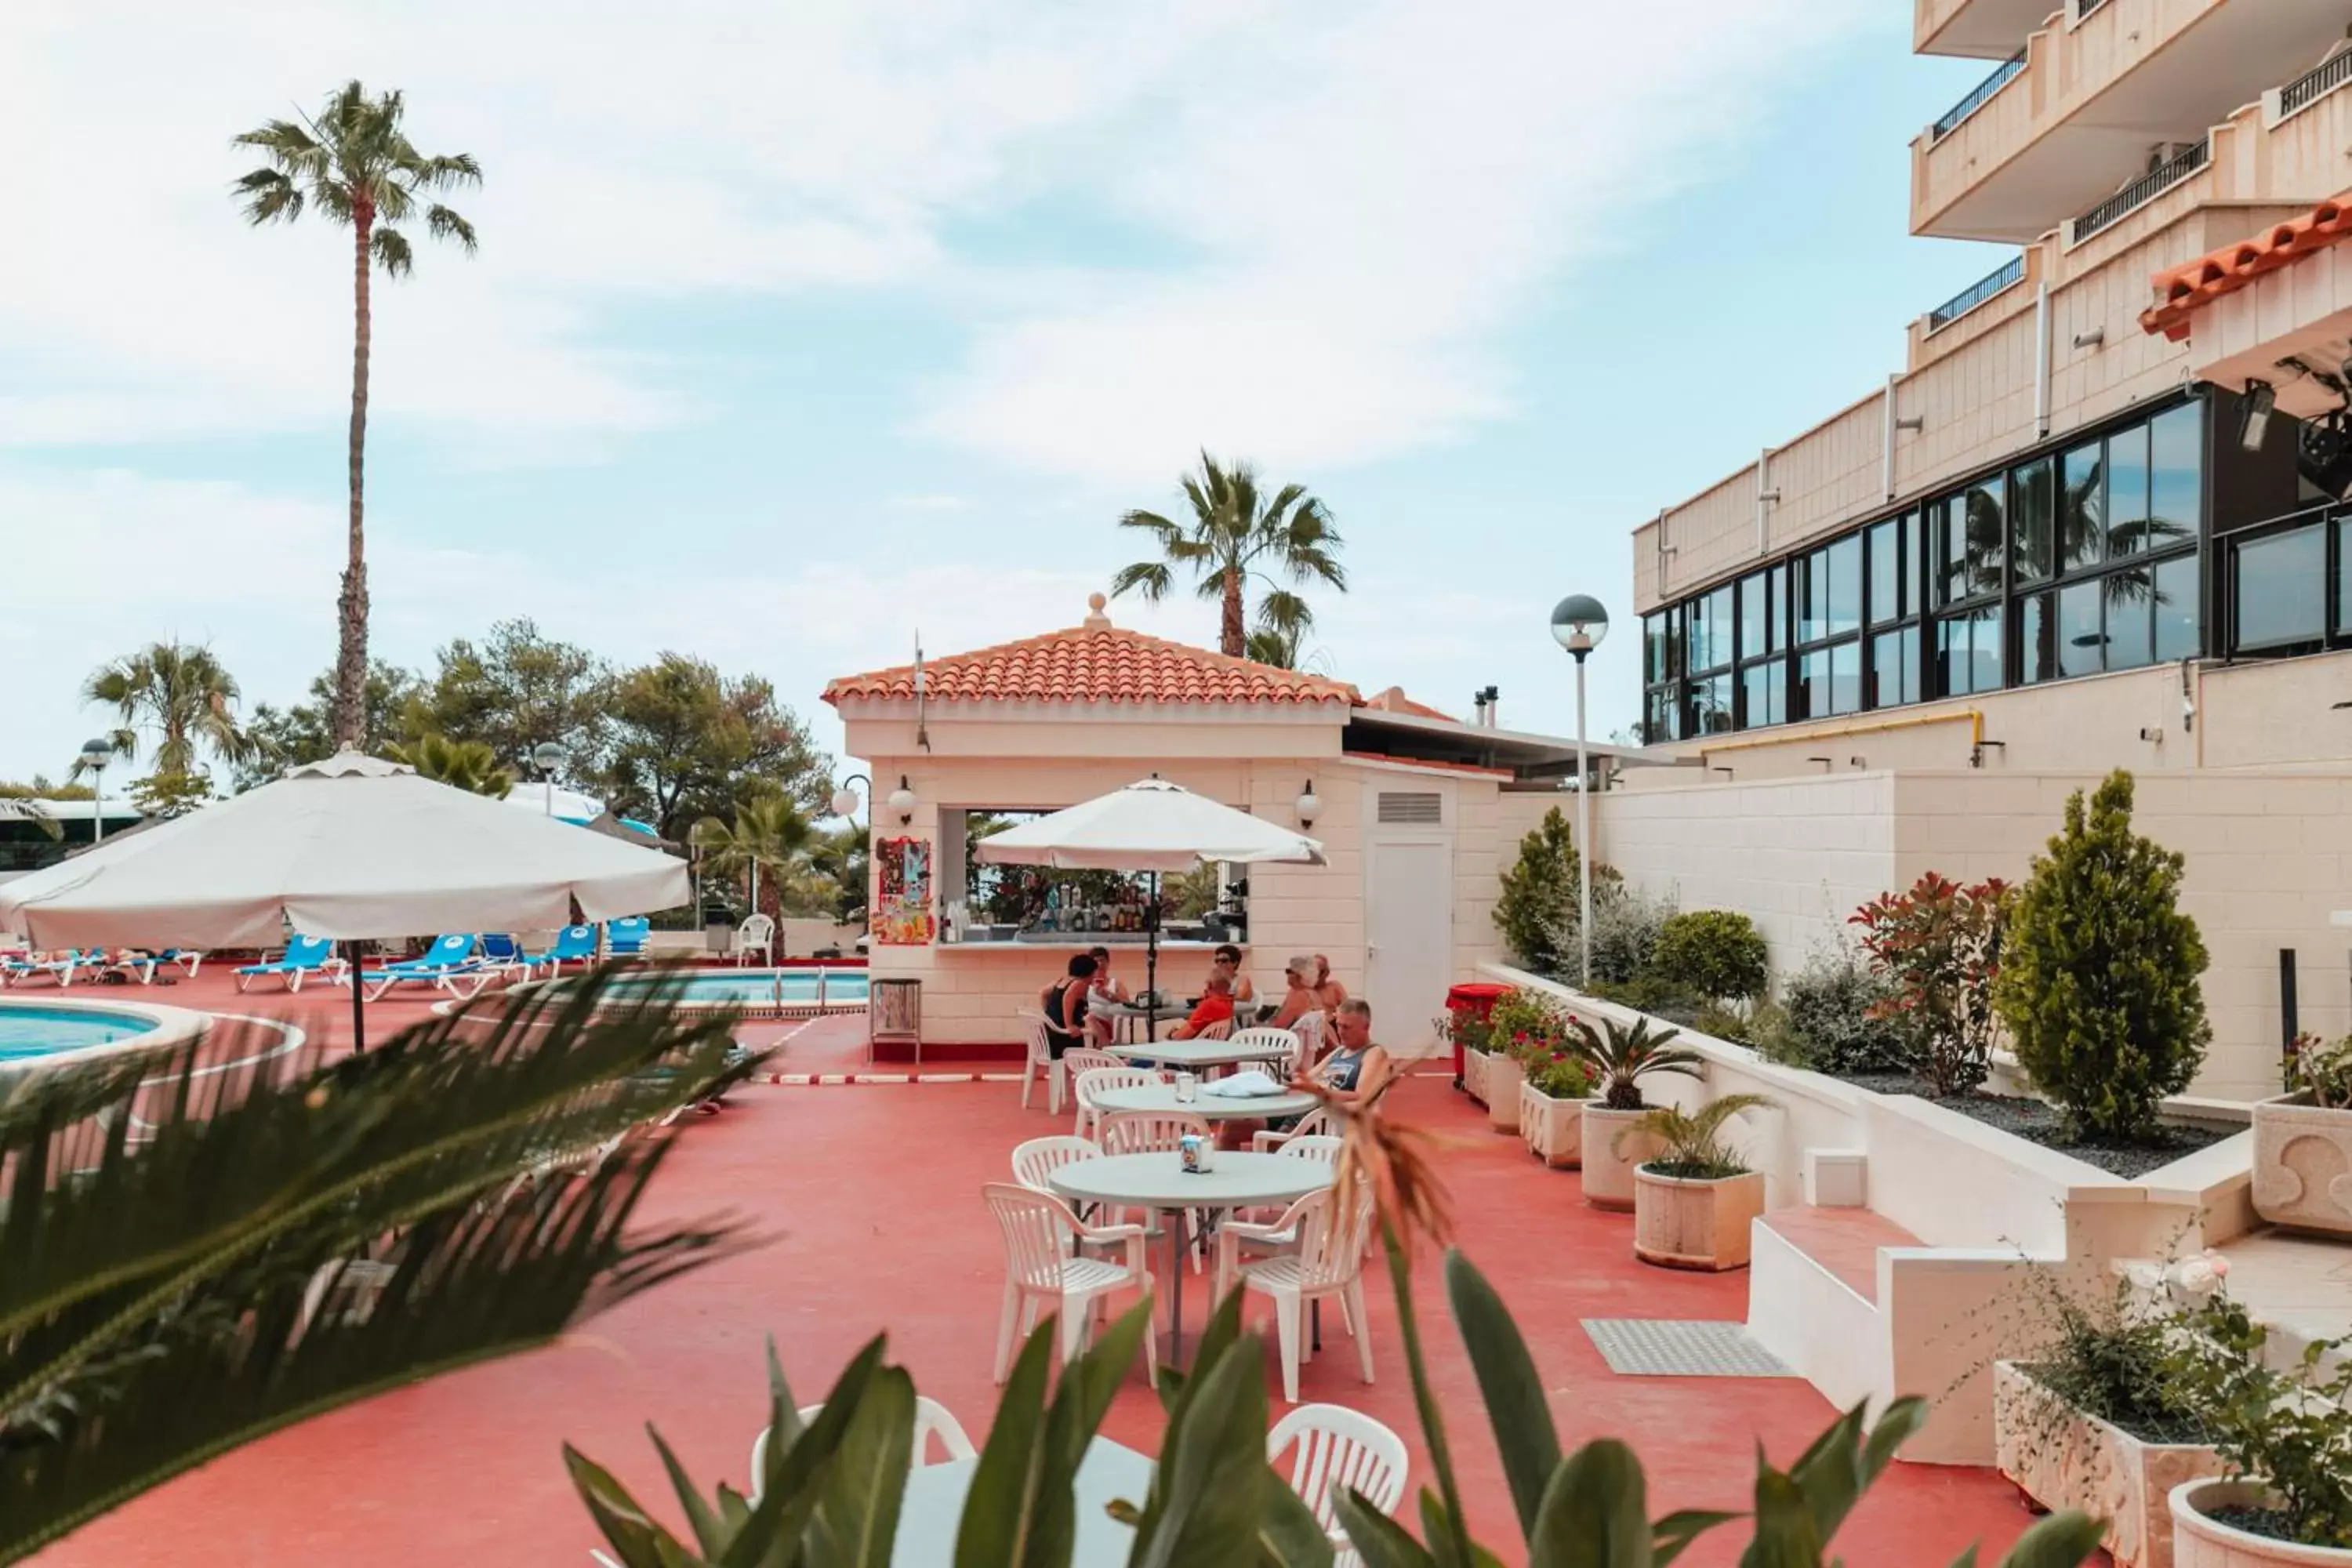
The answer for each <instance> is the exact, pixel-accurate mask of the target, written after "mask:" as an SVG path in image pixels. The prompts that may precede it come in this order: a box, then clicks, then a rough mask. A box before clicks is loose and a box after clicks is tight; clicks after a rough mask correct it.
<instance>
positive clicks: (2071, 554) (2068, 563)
mask: <svg viewBox="0 0 2352 1568" xmlns="http://www.w3.org/2000/svg"><path fill="white" fill-rule="evenodd" d="M2106 515H2107V493H2106V465H2105V462H2104V461H2103V460H2102V458H2100V455H2099V444H2098V443H2097V442H2096V441H2094V442H2092V443H2091V444H2090V445H2089V446H2087V447H2075V448H2074V450H2073V451H2071V452H2069V453H2067V454H2066V456H2065V457H2064V458H2063V459H2062V460H2061V461H2060V464H2059V468H2058V569H2059V570H2060V571H2062V572H2071V571H2073V570H2074V569H2075V568H2076V567H2078V566H2088V565H2090V564H2092V563H2095V562H2097V561H2099V560H2102V559H2104V558H2105V551H2104V550H2103V549H2102V548H2101V541H2102V540H2104V539H2105V531H2106Z"/></svg>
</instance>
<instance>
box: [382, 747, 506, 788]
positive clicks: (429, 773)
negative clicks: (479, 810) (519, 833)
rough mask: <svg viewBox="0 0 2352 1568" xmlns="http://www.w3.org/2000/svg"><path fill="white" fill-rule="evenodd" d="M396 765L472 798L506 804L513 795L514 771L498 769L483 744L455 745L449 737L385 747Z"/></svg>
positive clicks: (493, 755) (494, 755) (496, 760)
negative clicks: (401, 764)
mask: <svg viewBox="0 0 2352 1568" xmlns="http://www.w3.org/2000/svg"><path fill="white" fill-rule="evenodd" d="M384 751H385V752H387V753H388V754H390V756H391V758H392V760H393V761H394V762H395V763H407V764H408V765H409V766H410V767H412V768H415V770H416V771H417V772H418V773H420V774H422V775H423V776H425V778H428V779H434V780H436V781H438V782H439V783H442V784H450V785H453V786H455V787H456V788H458V789H462V790H465V791H466V792H467V793H468V794H470V795H488V796H489V797H490V798H491V799H492V800H504V799H506V797H507V796H509V795H512V794H513V793H514V786H515V776H514V770H513V769H511V768H502V767H500V766H499V754H498V753H497V752H494V751H492V750H490V747H489V744H488V742H484V741H453V740H451V739H450V738H449V737H448V736H446V735H441V734H429V735H420V736H418V737H417V738H416V739H415V741H414V742H411V743H409V744H408V745H405V746H386V747H385V748H384Z"/></svg>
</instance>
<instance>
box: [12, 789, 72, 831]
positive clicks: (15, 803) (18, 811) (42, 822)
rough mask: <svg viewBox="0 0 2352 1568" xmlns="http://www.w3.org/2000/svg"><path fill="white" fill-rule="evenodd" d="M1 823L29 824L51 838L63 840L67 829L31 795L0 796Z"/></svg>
mask: <svg viewBox="0 0 2352 1568" xmlns="http://www.w3.org/2000/svg"><path fill="white" fill-rule="evenodd" d="M0 822H29V823H31V824H32V825H33V826H35V827H37V828H38V829H39V830H40V831H41V833H42V835H43V836H44V837H49V838H63V837H65V836H66V830H65V828H64V827H63V826H61V825H60V824H59V823H58V819H57V818H56V817H54V816H50V815H49V810H48V808H47V806H45V805H41V804H40V802H39V801H37V800H35V799H34V798H32V797H31V796H29V795H0Z"/></svg>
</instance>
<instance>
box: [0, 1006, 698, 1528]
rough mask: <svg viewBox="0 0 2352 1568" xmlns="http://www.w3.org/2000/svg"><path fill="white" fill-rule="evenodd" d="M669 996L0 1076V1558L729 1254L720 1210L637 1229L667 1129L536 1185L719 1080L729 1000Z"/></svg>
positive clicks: (493, 1013)
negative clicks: (722, 1012)
mask: <svg viewBox="0 0 2352 1568" xmlns="http://www.w3.org/2000/svg"><path fill="white" fill-rule="evenodd" d="M669 1002H670V998H669V997H668V995H667V994H665V993H664V992H663V991H662V990H661V988H658V987H656V988H654V989H653V990H651V991H649V992H648V993H647V994H644V995H641V996H637V997H634V998H626V999H625V998H624V997H623V995H622V994H620V993H617V992H610V991H607V990H606V988H605V987H604V985H603V984H602V983H601V982H600V981H596V980H590V981H588V982H583V983H581V984H576V985H568V986H564V987H557V988H551V989H549V990H547V991H544V992H541V994H539V995H538V996H537V997H535V998H532V999H528V1000H520V999H505V998H501V999H499V1003H498V1004H497V1005H494V1006H490V1007H486V1008H482V1009H478V1010H467V1011H465V1012H462V1013H460V1014H458V1015H457V1016H452V1017H449V1018H443V1019H436V1020H434V1021H432V1022H431V1023H428V1024H425V1025H421V1026H416V1027H415V1028H411V1029H409V1030H406V1031H404V1033H403V1034H402V1035H400V1036H399V1037H396V1038H395V1039H394V1041H393V1042H392V1043H391V1045H390V1047H388V1048H386V1049H384V1050H383V1051H380V1052H377V1053H374V1054H372V1055H370V1056H366V1057H359V1058H347V1059H345V1060H343V1061H340V1062H335V1063H325V1064H322V1063H320V1061H318V1060H317V1059H316V1058H315V1057H310V1056H284V1057H270V1056H268V1054H266V1053H264V1054H262V1055H261V1056H260V1057H259V1058H258V1059H255V1060H250V1061H247V1062H244V1063H242V1064H238V1065H236V1066H234V1067H231V1068H227V1069H226V1070H224V1068H221V1067H218V1066H215V1067H211V1068H206V1067H204V1066H201V1065H200V1063H201V1062H202V1061H203V1059H204V1058H205V1055H206V1044H205V1042H198V1043H196V1044H194V1045H190V1046H188V1047H182V1048H178V1049H174V1050H171V1051H167V1052H163V1053H160V1054H150V1055H148V1056H147V1057H145V1058H143V1059H141V1060H136V1061H132V1062H130V1063H127V1064H114V1065H109V1066H106V1067H103V1068H100V1069H98V1070H95V1071H81V1072H75V1071H66V1072H58V1071H52V1072H45V1073H40V1074H37V1075H30V1076H26V1077H21V1078H18V1079H13V1080H6V1081H0V1173H5V1181H6V1211H5V1220H0V1390H5V1392H0V1563H10V1562H15V1561H17V1560H19V1559H20V1558H22V1557H24V1556H25V1555H26V1554H28V1553H29V1552H33V1551H35V1550H37V1549H38V1548H39V1547H41V1546H42V1545H44V1544H46V1543H47V1542H51V1541H54V1540H56V1539H58V1537H59V1536H61V1535H63V1534H65V1533H66V1532H68V1531H70V1530H72V1529H73V1528H75V1527H76V1526H78V1525H79V1524H80V1523H83V1522H85V1521H88V1520H89V1519H90V1518H92V1517H94V1516H95V1515H97V1514H98V1513H100V1512H103V1511H105V1510H108V1509H110V1508H112V1507H115V1506H117V1505H119V1504H120V1503H121V1502H122V1501H124V1500H128V1499H129V1498H131V1497H132V1496H134V1495H136V1494H137V1493H139V1492H141V1491H142V1490H145V1489H148V1488H151V1487H152V1486H154V1485H156V1484H158V1483H159V1482H161V1481H163V1480H164V1479H169V1478H170V1477H172V1476H173V1475H176V1474H178V1473H180V1472H181V1471H183V1470H185V1469H188V1468H192V1467H194V1466H195V1465H199V1464H202V1463H204V1462H205V1460H207V1459H209V1458H213V1457H215V1455H217V1454H219V1453H222V1452H224V1451H226V1449H228V1448H230V1447H235V1446H236V1445H238V1444H240V1443H244V1442H248V1441H251V1440H253V1439H255V1438H257V1437H258V1436H263V1435H264V1434H266V1433H268V1432H271V1431H274V1430H277V1429H278V1428H279V1427H282V1426H288V1425H290V1424H292V1423H294V1422H297V1421H299V1420H301V1419H304V1418H305V1417H307V1416H310V1415H316V1414H319V1413H320V1412H322V1411H325V1410H328V1409H331V1408H334V1407H336V1406H338V1405H344V1404H348V1403H350V1402H352V1401H353V1400H356V1399H360V1398H363V1397H365V1396H367V1395H369V1394H373V1393H376V1392H379V1391H381V1390H383V1389H385V1388H389V1387H393V1386H396V1385H398V1384H403V1383H406V1382H411V1381H414V1380H415V1379H418V1378H421V1377H425V1376H429V1375H431V1374H433V1373H437V1372H440V1371H445V1370H447V1369H449V1368H452V1367H457V1366H462V1365H465V1364H467V1363H472V1362H476V1361H480V1360H484V1359H487V1358H489V1357H493V1356H497V1355H500V1354H504V1353H507V1352H511V1351H514V1350H519V1349H522V1348H525V1347H527V1346H530V1345H532V1344H538V1343H543V1342H547V1341H548V1340H550V1339H551V1338H553V1337H554V1336H555V1335H557V1334H559V1333H560V1332H562V1331H563V1329H564V1328H565V1327H566V1326H567V1325H569V1324H571V1323H572V1322H575V1321H578V1320H579V1319H580V1318H582V1317H583V1316H584V1315H586V1314H588V1313H591V1312H593V1311H596V1310H601V1309H602V1308H603V1307H604V1306H606V1305H609V1304H610V1303H611V1302H612V1301H614V1300H619V1299H621V1298H624V1297H625V1296H627V1295H630V1294H633V1293H635V1292H636V1291H638V1290H641V1289H646V1288H648V1287H650V1286H652V1285H654V1284H656V1283H659V1282H660V1281H661V1280H663V1279H667V1278H669V1277H670V1276H671V1275H673V1274H675V1273H677V1272H678V1271H679V1270H681V1269H683V1268H690V1267H692V1266H693V1265H694V1264H696V1263H697V1262H698V1261H700V1260H702V1259H704V1258H709V1257H710V1256H713V1255H714V1253H715V1252H716V1251H717V1250H718V1249H719V1248H721V1247H725V1246H727V1245H730V1243H731V1242H732V1241H733V1240H734V1235H733V1233H732V1232H731V1231H730V1229H728V1228H725V1227H718V1228H692V1227H668V1228H664V1229H661V1230H658V1231H656V1232H655V1233H653V1234H651V1235H647V1236H627V1237H625V1235H624V1227H625V1224H626V1222H627V1220H628V1218H629V1216H630V1215H631V1213H632V1211H633V1210H634V1208H635V1204H636V1202H637V1199H638V1197H639V1195H640V1194H642V1193H643V1191H644V1189H645V1185H646V1181H647V1180H648V1179H649V1178H650V1177H651V1176H652V1174H653V1173H654V1172H655V1171H656V1169H657V1167H658V1165H659V1163H660V1161H661V1158H662V1156H663V1154H664V1152H665V1151H666V1149H667V1138H666V1136H665V1135H663V1134H659V1133H653V1132H648V1133H646V1134H645V1135H643V1136H641V1137H638V1138H636V1139H635V1140H634V1141H630V1142H624V1143H622V1144H621V1145H620V1146H619V1147H618V1149H617V1150H616V1151H615V1152H613V1154H612V1156H611V1157H610V1158H607V1159H605V1160H604V1161H603V1162H602V1163H601V1164H598V1165H597V1166H596V1167H595V1168H594V1169H593V1171H590V1172H588V1173H586V1174H584V1175H574V1176H572V1177H570V1178H567V1179H565V1180H562V1181H552V1180H550V1181H518V1180H517V1178H518V1177H524V1176H530V1175H533V1174H534V1173H543V1172H545V1171H547V1170H548V1168H549V1162H550V1161H551V1160H562V1159H564V1158H566V1157H569V1156H572V1155H575V1154H577V1153H578V1152H580V1151H583V1150H587V1149H593V1148H596V1147H598V1146H599V1145H602V1144H604V1143H606V1142H608V1141H610V1140H613V1139H615V1138H619V1137H622V1136H623V1135H625V1134H628V1133H629V1132H630V1131H631V1130H632V1129H635V1128H637V1127H639V1126H640V1125H641V1124H643V1123H645V1122H646V1121H649V1120H650V1119H653V1118H656V1117H658V1116H660V1115H661V1114H663V1113H664V1112H665V1111H667V1110H668V1109H670V1108H672V1107H674V1106H676V1105H679V1104H684V1103H688V1102H690V1101H691V1100H694V1099H696V1098H698V1097H699V1096H700V1094H701V1093H703V1092H704V1091H705V1090H706V1089H707V1088H708V1086H709V1084H710V1083H711V1082H712V1081H713V1080H714V1079H717V1078H718V1077H719V1074H720V1073H721V1071H722V1070H723V1065H722V1064H723V1060H724V1058H725V1054H726V1051H727V1048H728V1045H729V1035H728V1024H729V1022H730V1020H728V1019H726V1018H724V1017H716V1018H697V1019H694V1020H691V1021H684V1022H682V1021H679V1019H678V1018H677V1015H675V1014H674V1013H673V1012H672V1011H671V1008H670V1005H669ZM600 1006H603V1007H605V1008H606V1009H607V1013H606V1015H605V1016H601V1017H600V1016H597V1010H598V1008H599V1007H600ZM657 1064H659V1066H660V1068H662V1069H663V1070H657V1071H656V1070H649V1069H654V1068H656V1065H657ZM134 1127H137V1128H139V1129H141V1130H142V1134H143V1136H142V1140H141V1141H140V1142H133V1141H132V1138H131V1131H132V1130H133V1128H134ZM362 1258H364V1259H369V1260H370V1262H369V1263H367V1264H364V1265H362V1264H352V1265H351V1266H350V1268H351V1269H352V1274H353V1275H363V1276H364V1283H365V1285H366V1287H367V1289H366V1291H364V1292H361V1293H360V1294H361V1297H362V1305H360V1306H358V1307H356V1308H354V1307H352V1306H349V1305H347V1304H346V1303H345V1300H344V1297H345V1295H346V1294H347V1292H344V1291H341V1290H337V1289H326V1290H323V1291H322V1292H321V1293H320V1295H319V1297H318V1301H322V1302H323V1307H324V1310H319V1311H316V1312H313V1311H311V1310H307V1309H306V1305H305V1303H306V1299H312V1298H313V1296H314V1292H313V1289H312V1287H313V1282H314V1279H317V1280H319V1281H320V1283H321V1284H322V1285H323V1283H324V1281H325V1279H326V1277H327V1274H328V1273H330V1272H331V1271H332V1269H333V1268H335V1267H336V1266H338V1265H339V1264H341V1263H342V1261H343V1260H347V1259H362ZM341 1282H342V1283H344V1284H350V1283H352V1282H353V1279H352V1277H350V1276H347V1277H346V1278H345V1279H343V1280H342V1281H341ZM368 1294H373V1298H374V1299H373V1302H372V1304H366V1303H365V1296H366V1295H368ZM314 1304H318V1302H317V1301H314Z"/></svg>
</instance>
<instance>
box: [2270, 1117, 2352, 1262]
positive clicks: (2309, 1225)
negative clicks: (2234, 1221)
mask: <svg viewBox="0 0 2352 1568" xmlns="http://www.w3.org/2000/svg"><path fill="white" fill-rule="evenodd" d="M2253 1195H2254V1212H2255V1213H2256V1214H2259V1215H2262V1216H2263V1218H2264V1219H2266V1220H2268V1221H2270V1222H2271V1223H2272V1224H2273V1225H2284V1226H2294V1227H2295V1228H2297V1229H2299V1230H2324V1231H2332V1232H2334V1233H2335V1234H2336V1235H2338V1236H2352V1110H2321V1109H2320V1108H2319V1107H2318V1106H2315V1105H2312V1104H2309V1103H2307V1102H2306V1101H2305V1100H2304V1098H2303V1097H2302V1096H2300V1095H2296V1096H2291V1097H2289V1098H2287V1099H2284V1100H2263V1101H2260V1102H2259V1103H2257V1104H2256V1105H2255V1107H2254V1194H2253Z"/></svg>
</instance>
